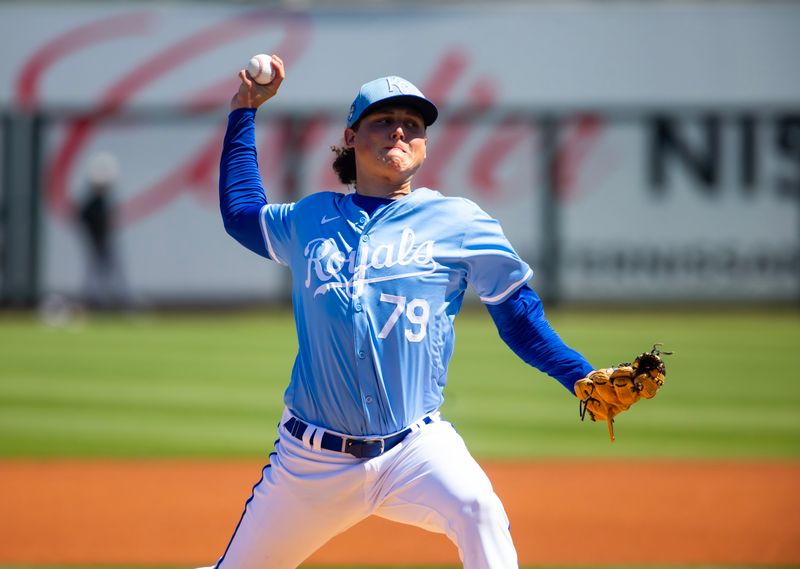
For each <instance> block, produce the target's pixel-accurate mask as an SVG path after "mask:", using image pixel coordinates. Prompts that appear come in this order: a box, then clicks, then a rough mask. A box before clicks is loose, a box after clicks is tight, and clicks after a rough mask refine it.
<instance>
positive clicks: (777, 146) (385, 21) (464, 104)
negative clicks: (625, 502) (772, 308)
mask: <svg viewBox="0 0 800 569" xmlns="http://www.w3.org/2000/svg"><path fill="white" fill-rule="evenodd" d="M798 29H800V5H797V4H793V3H771V2H759V3H752V4H750V3H740V2H737V3H732V4H729V5H728V4H725V3H714V4H706V3H697V4H690V3H686V4H683V3H681V4H677V5H673V6H670V5H656V6H650V5H645V4H642V3H632V4H626V3H614V4H612V5H608V6H605V5H604V6H600V5H597V4H596V3H589V4H580V3H570V4H568V5H565V6H562V5H559V4H553V5H548V4H538V3H537V4H536V5H534V6H494V5H491V6H488V5H487V6H484V7H480V6H469V7H467V6H464V7H460V6H448V7H442V8H438V7H432V8H421V7H414V8H411V9H403V10H400V9H399V8H391V7H381V8H371V9H364V8H362V9H361V10H342V9H340V10H333V9H326V10H323V9H311V10H297V11H286V10H271V9H254V8H247V7H232V6H223V5H219V6H217V5H210V4H205V3H203V4H187V5H181V4H170V5H165V6H158V5H139V4H124V3H114V4H113V5H111V6H108V7H107V6H104V5H100V4H87V5H82V4H76V5H68V4H54V5H52V6H44V5H42V6H32V7H27V6H24V5H22V4H9V5H0V46H2V47H3V48H5V52H6V53H13V54H17V55H15V56H14V57H10V58H9V57H6V58H3V59H2V60H0V105H2V106H3V108H4V109H6V115H5V116H8V117H12V118H11V119H9V120H8V121H6V122H5V123H4V125H5V127H4V138H3V142H2V146H0V147H2V148H3V149H4V157H5V159H4V160H0V165H2V166H1V167H2V170H3V176H2V178H0V179H3V180H4V189H3V194H2V195H3V198H2V200H3V201H2V203H8V202H9V196H12V197H13V196H14V195H17V196H18V194H20V193H24V192H30V191H34V190H35V191H37V192H38V195H39V196H41V200H40V206H41V207H40V208H39V209H38V210H37V209H36V208H33V209H31V208H27V209H26V208H21V209H19V211H21V212H23V213H21V214H19V215H27V213H24V212H29V210H30V211H32V212H33V213H32V214H33V215H40V216H41V217H40V219H41V223H40V226H39V231H38V232H37V235H38V236H39V238H38V242H37V243H36V245H37V250H39V251H40V252H41V254H40V255H39V256H37V257H36V259H35V267H33V269H35V270H30V278H29V279H28V280H26V279H24V278H21V276H20V275H21V272H22V270H23V268H24V265H25V259H29V258H33V257H31V255H30V254H28V253H19V254H17V255H16V256H14V255H9V254H8V251H10V250H14V251H23V250H24V248H25V245H24V244H22V243H21V241H24V240H25V239H27V235H28V234H27V233H26V232H25V230H24V229H25V228H24V227H17V229H16V230H15V231H13V232H9V231H5V232H4V235H5V236H6V238H5V241H3V244H2V247H3V249H4V250H5V255H4V258H5V259H6V262H5V263H4V264H3V267H4V270H3V272H2V274H0V284H3V283H6V284H8V283H13V282H15V279H17V277H20V278H19V282H20V283H23V284H21V285H19V286H26V285H25V284H24V283H26V282H28V281H30V282H32V283H34V281H35V283H34V284H36V285H37V286H38V291H37V295H46V294H48V293H52V292H60V293H65V294H70V295H72V294H78V293H79V291H80V290H81V286H82V280H83V256H82V250H81V242H80V240H79V238H78V235H77V232H76V228H75V227H74V225H73V223H72V222H71V220H70V219H71V218H70V216H71V212H72V205H73V203H74V202H75V200H76V199H77V198H79V197H80V196H81V195H82V194H83V192H84V191H85V188H84V185H85V177H86V165H87V163H88V161H89V159H90V157H91V156H92V155H93V154H94V153H96V152H99V151H110V152H113V153H114V154H115V155H116V156H117V157H118V158H119V161H120V167H121V180H120V184H119V188H118V191H117V196H118V202H119V204H120V213H121V232H120V239H119V246H120V247H119V249H120V251H121V254H122V255H121V256H122V259H123V261H124V265H125V274H126V276H127V280H128V282H129V285H130V287H131V289H132V290H133V291H134V292H135V293H136V294H137V295H138V296H141V297H143V298H145V299H147V300H149V301H153V302H176V301H178V302H203V301H236V300H266V299H275V298H285V297H286V293H287V282H288V281H287V276H286V274H285V273H284V272H283V270H282V269H280V268H278V267H274V266H272V265H271V264H269V263H262V262H260V261H259V259H258V258H257V257H254V256H253V255H252V254H250V253H248V252H246V251H244V250H243V249H241V248H240V247H239V246H238V245H236V244H235V243H234V242H233V241H232V240H230V239H229V238H228V237H227V236H226V235H225V234H224V233H223V231H222V228H221V223H220V221H219V219H218V214H217V201H216V179H217V174H218V169H217V168H218V167H217V161H218V155H219V146H220V142H221V138H222V133H223V131H224V124H225V110H224V109H225V104H226V101H227V100H228V99H229V97H230V94H231V93H232V92H233V90H234V89H235V86H236V77H235V74H236V71H237V70H238V68H239V67H240V66H242V65H243V63H244V61H245V60H246V59H247V57H248V56H249V55H251V54H253V53H256V52H268V53H270V52H275V53H279V54H281V55H282V57H283V58H284V60H285V61H286V62H287V67H288V78H287V81H286V82H285V84H284V86H283V87H282V90H281V94H280V96H279V97H278V98H276V99H275V100H274V101H271V102H270V103H269V108H270V111H268V112H265V111H266V109H265V111H262V112H261V113H260V114H259V134H258V136H259V155H260V158H261V165H262V172H263V175H264V178H265V181H266V182H267V184H268V186H269V194H270V199H271V200H272V201H279V200H289V199H295V198H297V197H301V196H302V195H305V194H308V193H311V192H313V191H317V190H319V189H320V188H336V187H337V184H336V182H335V180H334V178H333V176H332V173H331V171H330V167H329V164H330V160H331V156H332V155H331V153H330V150H329V147H330V146H331V145H332V144H336V143H338V142H339V140H340V138H341V130H342V121H343V120H344V115H345V114H346V111H347V107H348V106H349V103H350V101H351V100H352V97H353V95H354V93H355V91H356V89H357V88H358V86H359V85H360V84H361V83H363V82H365V81H367V80H369V79H372V78H374V77H377V76H380V75H385V74H390V73H391V74H399V75H402V76H405V77H406V78H408V79H410V80H412V81H413V82H415V83H416V84H418V85H419V86H420V87H421V88H422V89H423V91H425V92H426V94H427V95H428V96H429V97H431V98H432V99H434V100H435V101H436V102H437V103H438V104H439V106H440V108H441V109H442V112H443V117H442V120H441V121H440V122H439V123H437V125H435V126H434V128H432V129H431V131H430V140H429V153H428V154H429V158H428V161H427V163H426V165H425V167H424V168H423V170H422V171H421V172H420V174H419V175H418V178H417V181H418V183H419V185H427V186H430V187H434V188H436V189H439V190H441V191H442V192H443V193H447V194H455V195H463V196H466V197H469V198H471V199H474V200H475V201H477V202H478V203H480V204H481V205H482V206H483V207H484V208H485V209H487V210H488V211H489V212H490V213H492V214H493V215H495V216H496V217H498V218H499V219H500V220H501V222H502V223H503V226H504V228H505V230H506V232H507V234H508V236H509V238H510V239H511V241H512V242H513V243H514V245H515V246H516V247H517V249H518V250H519V251H520V253H521V254H522V255H523V256H524V257H525V258H526V259H527V260H529V261H530V262H531V264H532V265H533V266H534V270H535V278H534V281H533V284H534V286H535V287H536V288H537V289H538V290H541V291H544V292H545V293H546V296H548V297H550V298H554V299H555V298H560V299H562V300H565V301H597V300H631V301H641V300H646V299H656V300H758V301H764V300H766V301H786V300H796V299H797V298H798V292H799V291H800V284H799V283H800V219H799V214H800V74H798V73H797V54H798V53H800V34H798V33H797V30H798ZM27 116H30V117H36V120H35V121H33V122H32V123H31V124H32V125H33V126H31V129H34V130H35V133H34V134H35V136H30V137H29V138H30V139H31V140H33V141H35V145H33V147H34V148H35V149H36V150H35V151H38V152H39V156H38V157H37V158H36V159H35V160H33V161H32V162H31V164H30V165H29V167H30V168H34V169H35V172H36V174H35V175H27V176H26V175H24V174H25V172H22V174H20V173H19V172H16V171H13V172H12V171H11V170H13V169H14V168H17V169H20V168H21V166H20V165H19V160H18V159H17V158H16V156H17V154H14V157H13V159H11V158H9V157H10V156H11V154H10V151H9V150H8V148H9V147H12V148H16V147H15V146H14V141H15V140H17V139H16V138H14V137H13V136H10V135H9V134H8V133H9V132H12V134H13V133H14V132H18V131H25V125H26V124H27V123H25V122H24V120H23V121H21V122H20V121H18V122H16V123H15V122H13V121H14V120H17V119H19V117H23V118H24V117H27ZM9 124H12V126H13V125H21V127H20V128H17V129H16V130H14V129H10V128H9V127H8V125H9ZM29 134H30V133H29ZM15 136H16V135H15ZM9 163H10V164H11V166H9ZM28 183H30V185H31V188H28V187H26V184H28ZM12 192H13V193H12ZM5 211H6V213H5V217H4V218H3V221H2V224H3V227H4V228H7V227H9V226H11V225H13V224H12V223H11V222H12V221H13V220H14V219H17V217H11V216H10V215H9V213H8V211H9V208H5ZM14 211H17V210H14ZM37 212H38V213H37ZM15 215H16V214H15ZM18 225H19V224H18ZM28 245H30V244H28ZM8 259H11V261H8ZM12 261H13V262H12ZM26 274H27V273H26ZM6 288H8V287H6Z"/></svg>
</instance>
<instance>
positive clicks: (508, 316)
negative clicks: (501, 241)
mask: <svg viewBox="0 0 800 569" xmlns="http://www.w3.org/2000/svg"><path fill="white" fill-rule="evenodd" d="M486 308H487V309H488V310H489V314H491V316H492V319H493V320H494V323H495V325H496V326H497V331H498V332H499V333H500V337H501V338H502V339H503V341H504V342H505V343H506V344H508V347H509V348H511V349H512V350H513V351H514V353H515V354H517V355H518V356H519V357H520V358H522V360H523V361H525V362H526V363H528V364H530V365H532V366H533V367H535V368H536V369H539V370H541V371H543V372H544V373H546V374H548V375H550V376H551V377H554V378H555V379H556V380H557V381H558V382H559V383H560V384H561V385H563V386H564V387H566V388H567V389H568V390H569V392H570V393H573V394H574V391H573V386H574V384H575V382H576V381H578V380H579V379H582V378H584V377H586V376H587V375H588V374H589V372H591V371H592V370H593V369H594V368H593V367H592V365H591V364H590V363H589V362H588V361H586V359H585V358H584V357H583V356H582V355H581V354H579V353H578V352H576V351H575V350H573V349H572V348H570V347H569V346H567V345H566V344H565V343H564V341H563V340H562V339H561V338H560V337H559V336H558V334H556V332H555V331H554V330H553V329H552V328H551V327H550V324H549V323H548V322H547V319H546V318H545V315H544V309H543V307H542V301H541V299H540V298H539V296H538V295H537V294H536V293H535V292H534V291H533V289H531V288H530V287H529V286H528V285H523V286H522V287H520V288H519V289H518V290H517V291H516V292H514V294H512V295H511V296H510V297H508V298H507V299H506V300H504V301H503V302H501V303H500V304H494V305H490V304H487V305H486Z"/></svg>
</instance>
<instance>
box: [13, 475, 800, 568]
mask: <svg viewBox="0 0 800 569" xmlns="http://www.w3.org/2000/svg"><path fill="white" fill-rule="evenodd" d="M261 466H262V465H260V464H259V463H258V462H253V461H236V462H232V461H225V462H222V461H205V462H201V461H96V460H93V461H76V460H71V461H54V460H40V461H30V460H28V461H20V460H15V461H4V462H0V504H2V513H3V515H2V516H0V536H3V537H2V539H1V540H0V562H2V563H9V564H11V563H16V564H61V565H68V564H88V565H114V564H121V565H127V566H131V565H176V566H177V565H183V566H192V567H194V566H200V565H209V564H211V563H213V562H214V560H215V559H216V558H217V557H218V556H219V555H220V554H221V552H222V551H223V550H224V548H225V546H226V544H227V542H228V539H229V538H230V535H231V533H232V532H233V529H234V528H235V527H236V523H237V522H238V520H239V516H240V515H241V512H242V508H243V506H244V502H245V500H246V499H247V498H248V496H249V493H250V489H251V487H252V485H253V484H254V483H255V482H256V481H257V480H258V479H259V477H260V472H261ZM484 467H485V469H486V471H487V473H488V474H489V476H490V478H491V479H492V481H493V483H494V486H495V490H496V491H497V493H498V494H499V496H500V497H501V499H502V500H503V502H504V503H505V505H506V509H507V511H508V514H509V517H510V519H511V531H512V534H513V536H514V540H515V543H516V544H517V548H518V551H519V556H520V561H521V563H522V564H524V565H566V564H574V565H580V564H583V565H615V564H662V565H699V564H713V565H726V564H731V565H762V566H763V565H791V564H800V517H798V512H800V493H798V492H796V486H797V483H798V481H800V463H797V462H773V463H757V462H687V461H681V462H669V461H659V462H652V461H650V462H644V461H642V462H638V461H636V462H634V461H628V462H618V461H615V462H605V463H604V462H585V461H541V462H495V463H489V462H485V463H484ZM381 563H393V564H401V563H404V564H415V563H419V564H452V565H458V554H457V552H456V549H455V547H454V546H453V545H452V544H451V543H450V542H449V541H448V540H447V539H446V538H445V537H444V536H442V535H436V534H431V533H426V532H424V531H422V530H418V529H416V528H412V527H407V526H401V525H398V524H395V523H391V522H387V521H384V520H380V519H377V518H370V519H368V520H366V521H365V522H362V523H361V524H359V525H357V526H356V527H355V528H353V529H351V530H350V531H348V532H347V533H345V534H343V535H340V536H338V537H336V538H334V539H333V540H332V541H331V542H330V543H328V544H327V545H326V546H325V547H324V548H323V549H322V550H320V551H319V552H317V553H316V554H314V555H313V556H312V557H311V558H310V559H309V564H317V565H323V564H337V565H344V566H357V565H359V564H361V565H367V564H381Z"/></svg>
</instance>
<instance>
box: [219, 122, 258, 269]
mask: <svg viewBox="0 0 800 569" xmlns="http://www.w3.org/2000/svg"><path fill="white" fill-rule="evenodd" d="M255 116H256V110H255V109H237V110H235V111H232V112H231V113H230V115H228V129H227V131H226V132H225V140H224V142H223V144H222V157H221V158H220V164H219V209H220V213H221V214H222V222H223V224H224V225H225V231H227V232H228V234H229V235H230V236H231V237H233V238H234V239H236V240H237V241H238V242H239V243H241V244H242V245H244V246H245V247H247V248H248V249H250V250H251V251H253V252H254V253H257V254H259V255H261V256H263V257H267V258H270V256H269V253H268V251H267V247H266V244H265V243H264V236H263V234H262V232H261V225H260V217H261V216H260V212H261V208H263V207H264V206H265V205H266V204H267V196H266V195H265V193H264V186H263V185H262V183H261V174H260V173H259V171H258V159H257V157H256V135H255Z"/></svg>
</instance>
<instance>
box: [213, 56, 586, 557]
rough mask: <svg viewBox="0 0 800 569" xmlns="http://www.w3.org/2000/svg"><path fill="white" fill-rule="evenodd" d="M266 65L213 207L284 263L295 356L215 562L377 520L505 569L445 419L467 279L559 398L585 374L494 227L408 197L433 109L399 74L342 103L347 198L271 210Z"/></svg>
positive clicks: (469, 213)
mask: <svg viewBox="0 0 800 569" xmlns="http://www.w3.org/2000/svg"><path fill="white" fill-rule="evenodd" d="M273 66H274V67H275V70H276V76H275V79H274V80H273V81H272V83H270V84H268V85H259V84H257V83H255V82H254V81H252V79H251V78H250V76H249V75H248V74H247V72H246V71H245V70H242V71H240V73H239V79H240V81H241V84H240V86H239V90H238V92H237V93H236V95H235V96H234V97H233V99H232V101H231V112H230V115H229V118H228V129H227V133H226V135H225V141H224V148H223V151H222V159H221V167H220V185H219V187H220V207H221V212H222V217H223V220H224V224H225V228H226V230H227V231H228V233H230V234H231V235H232V236H233V237H234V238H235V239H237V240H238V241H239V242H240V243H241V244H242V245H244V246H245V247H247V248H249V249H251V250H252V251H253V252H255V253H257V254H258V255H261V256H262V257H265V258H267V259H270V260H272V261H273V262H276V263H278V264H280V265H283V266H285V267H287V268H288V269H289V270H290V271H291V274H292V283H293V284H292V302H293V307H294V316H295V324H296V328H297V339H298V343H299V349H298V353H297V357H296V359H295V363H294V368H293V370H292V374H291V378H290V380H289V385H288V387H287V389H286V392H285V396H284V401H285V411H284V413H283V416H282V418H281V421H280V424H279V426H278V440H277V441H276V443H275V451H274V452H273V453H272V454H271V455H270V463H269V465H268V466H267V467H265V468H264V470H263V475H262V478H261V480H260V481H259V482H258V483H257V484H256V485H255V487H254V488H253V492H252V495H251V497H250V499H249V500H248V501H247V504H246V507H245V511H244V513H243V515H242V517H241V520H240V521H239V524H238V526H237V527H236V529H235V532H234V534H233V537H232V538H231V540H230V543H229V544H228V546H227V548H226V549H225V551H224V553H223V555H222V556H221V558H220V559H219V561H218V562H217V564H216V565H215V567H217V568H219V569H256V568H258V569H284V568H293V567H297V566H298V565H299V564H300V563H301V562H302V561H303V560H304V559H306V558H307V557H308V556H309V555H310V554H312V553H313V552H314V551H315V550H317V549H318V548H319V547H320V546H321V545H323V544H324V543H325V542H327V541H328V540H329V539H330V538H332V537H333V536H335V535H337V534H339V533H341V532H343V531H345V530H346V529H348V528H349V527H351V526H353V525H354V524H356V523H357V522H359V521H361V520H362V519H364V518H365V517H367V516H370V515H376V516H380V517H383V518H386V519H389V520H394V521H397V522H402V523H406V524H412V525H416V526H419V527H421V528H425V529H427V530H430V531H434V532H440V533H444V534H446V535H447V537H449V538H450V539H451V540H452V541H453V542H454V543H455V544H456V546H457V547H458V552H459V555H460V557H461V560H462V562H463V565H464V567H465V568H466V569H510V568H516V567H518V563H517V555H516V552H515V549H514V545H513V543H512V539H511V534H510V532H509V522H508V519H507V517H506V513H505V511H504V509H503V506H502V504H501V503H500V500H499V499H498V497H497V496H496V495H495V493H494V491H493V490H492V485H491V484H490V482H489V480H488V478H487V477H486V475H485V474H484V472H483V471H482V469H481V468H480V466H479V465H478V464H477V463H476V462H475V460H474V459H473V458H472V456H471V455H470V453H469V451H468V450H467V448H466V447H465V445H464V442H463V440H462V439H461V437H460V436H459V435H458V433H457V432H456V431H455V429H454V428H453V426H452V425H451V424H450V423H448V422H447V421H446V420H444V419H443V418H442V416H441V415H440V413H439V407H440V406H441V404H442V402H443V389H444V387H445V384H446V382H447V368H448V362H449V361H450V357H451V355H452V353H453V344H454V333H453V320H454V318H455V316H456V314H457V313H458V311H459V309H460V308H461V303H462V301H463V299H464V292H465V290H466V288H467V285H471V286H472V287H473V288H474V289H475V290H476V291H477V293H478V294H479V296H480V298H481V300H482V301H483V302H484V303H485V304H486V305H487V307H488V309H489V312H490V313H491V315H492V318H493V319H494V321H495V323H496V325H497V328H498V330H499V332H500V335H501V337H502V338H503V340H504V341H505V342H506V343H507V344H508V345H509V346H510V347H511V348H512V349H513V351H514V352H515V353H517V354H518V355H519V356H520V357H521V358H523V359H524V360H525V361H526V362H528V363H530V364H531V365H533V366H535V367H537V368H538V369H540V370H542V371H544V372H546V373H547V374H549V375H551V376H552V377H554V378H555V379H556V380H557V381H559V382H560V383H562V384H563V385H564V386H565V387H566V388H567V389H569V390H570V391H572V390H573V389H574V385H575V383H576V381H578V380H581V379H582V378H584V377H586V376H587V375H588V374H590V372H592V370H593V368H592V366H591V365H590V364H589V363H588V362H587V361H586V359H584V358H583V357H582V356H581V355H580V354H579V353H577V352H576V351H574V350H572V349H570V348H569V347H567V346H566V345H565V344H564V343H563V342H562V341H561V339H560V338H559V337H558V336H557V334H556V333H555V332H554V331H553V330H552V328H551V327H550V326H549V324H548V323H547V320H546V319H545V316H544V313H543V311H542V303H541V301H540V300H539V298H538V297H537V296H536V294H535V293H534V291H533V290H531V289H530V288H529V287H528V286H527V284H526V283H527V281H528V280H529V279H530V278H531V269H530V268H529V267H528V265H527V264H526V263H525V262H524V261H523V260H522V259H520V257H519V256H518V255H517V253H516V252H515V251H514V249H513V248H512V246H511V245H510V244H509V242H508V240H507V239H506V237H505V236H504V234H503V232H502V230H501V227H500V225H499V224H498V222H497V221H496V220H494V219H492V218H491V217H489V215H487V214H486V213H485V212H483V211H482V210H481V209H480V208H479V207H478V206H477V205H475V204H474V203H472V202H471V201H468V200H466V199H463V198H458V197H445V196H443V195H441V194H440V193H438V192H436V191H435V190H432V189H428V188H416V189H412V181H413V178H414V174H415V173H416V172H417V170H418V169H419V168H420V167H421V166H422V164H423V162H424V161H425V152H426V140H427V139H426V131H427V128H428V127H430V126H431V125H432V124H433V123H434V122H435V121H436V118H437V114H438V112H437V109H436V106H435V105H434V104H433V103H432V102H431V101H429V100H428V99H426V98H425V96H424V95H423V94H422V93H421V92H420V91H419V89H417V88H416V87H415V86H414V85H412V84H411V83H409V82H408V81H406V80H404V79H402V78H400V77H394V76H390V77H382V78H380V79H376V80H374V81H370V82H369V83H366V84H365V85H363V86H362V87H361V89H360V90H359V91H358V94H357V95H356V97H355V100H354V101H353V104H352V106H351V108H350V113H349V115H348V117H347V121H346V125H345V129H344V147H342V148H340V149H338V150H337V155H336V158H335V160H334V164H333V167H334V170H335V171H336V172H337V174H338V175H339V178H340V179H341V180H342V182H343V183H345V184H348V185H352V186H353V187H354V189H355V191H354V192H353V193H348V194H342V193H337V192H320V193H316V194H313V195H310V196H308V197H306V198H304V199H302V200H300V201H298V202H297V203H286V204H273V203H268V201H267V198H266V196H265V192H264V189H263V187H262V182H261V178H260V176H259V171H258V164H257V159H256V150H255V131H254V123H255V115H256V109H257V108H258V107H259V106H260V105H262V104H263V103H264V102H265V101H267V100H268V99H270V98H271V97H273V96H275V94H276V93H277V92H278V90H279V88H280V86H281V83H282V82H283V80H284V79H285V70H284V66H283V62H282V61H281V59H280V58H279V57H277V56H273ZM490 380H491V378H487V381H490ZM364 547H372V544H370V543H365V544H364Z"/></svg>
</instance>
